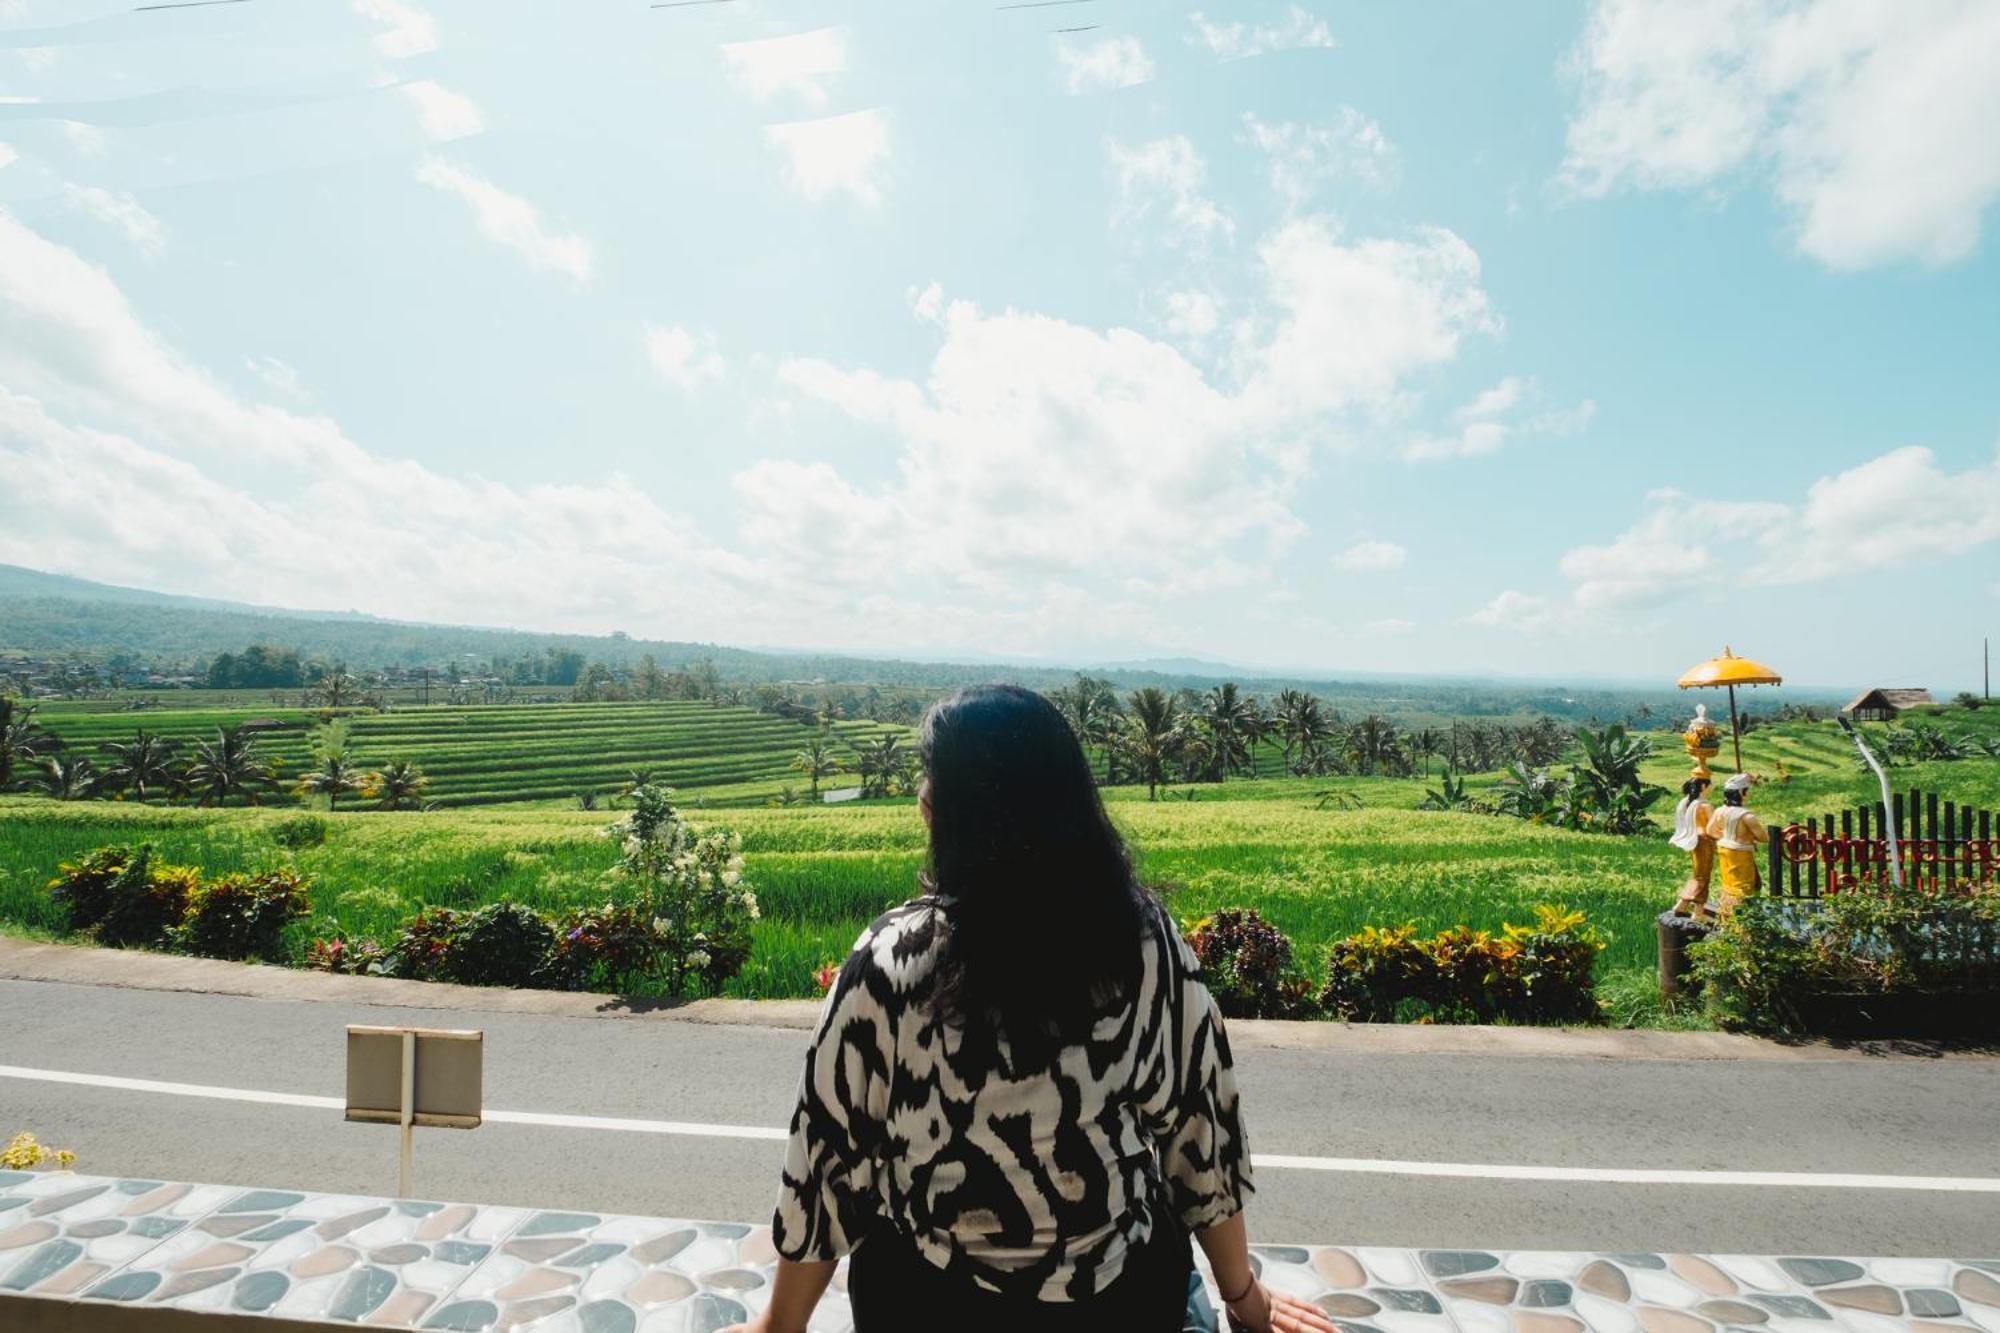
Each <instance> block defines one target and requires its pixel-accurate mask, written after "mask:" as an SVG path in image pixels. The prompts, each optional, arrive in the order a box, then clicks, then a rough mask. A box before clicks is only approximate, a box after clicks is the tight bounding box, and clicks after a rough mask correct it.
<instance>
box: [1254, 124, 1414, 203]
mask: <svg viewBox="0 0 2000 1333" xmlns="http://www.w3.org/2000/svg"><path fill="white" fill-rule="evenodd" d="M1243 124H1244V127H1245V129H1247V130H1248V131H1249V135H1250V141H1251V142H1252V143H1254V144H1256V145H1257V147H1258V148H1260V149H1261V150H1263V153H1264V156H1265V158H1266V159H1267V160H1268V162H1269V166H1270V177H1271V192H1272V193H1273V194H1275V195H1277V196H1278V199H1279V200H1280V201H1281V202H1282V203H1283V204H1284V205H1285V207H1286V208H1289V209H1294V210H1296V209H1299V208H1302V207H1304V206H1305V204H1306V203H1307V202H1308V201H1309V200H1310V199H1311V198H1312V196H1313V195H1314V193H1315V192H1317V191H1318V189H1319V188H1320V187H1321V186H1322V185H1326V184H1330V183H1335V182H1341V181H1351V182H1353V183H1354V184H1356V185H1361V186H1365V187H1367V188H1370V189H1380V188H1382V187H1384V186H1386V185H1388V184H1389V183H1390V182H1391V181H1393V180H1394V179H1395V175H1396V150H1395V148H1394V147H1393V146H1392V145H1391V144H1390V143H1389V140H1388V137H1387V136H1386V135H1384V134H1383V133H1382V127H1381V126H1380V125H1377V124H1376V123H1375V122H1374V121H1372V120H1370V119H1368V117H1366V116H1364V115H1362V114H1361V113H1360V112H1359V111H1357V110H1355V109H1354V108H1353V107H1351V106H1343V107H1341V108H1340V111H1339V113H1338V114H1337V115H1336V116H1335V117H1334V118H1333V119H1332V120H1330V121H1328V122H1327V123H1326V124H1324V125H1300V124H1297V123H1295V122H1292V121H1285V122H1283V123H1281V124H1269V123H1266V122H1265V121H1261V120H1259V119H1257V117H1256V116H1255V115H1254V114H1251V113H1246V114H1245V115H1244V117H1243Z"/></svg>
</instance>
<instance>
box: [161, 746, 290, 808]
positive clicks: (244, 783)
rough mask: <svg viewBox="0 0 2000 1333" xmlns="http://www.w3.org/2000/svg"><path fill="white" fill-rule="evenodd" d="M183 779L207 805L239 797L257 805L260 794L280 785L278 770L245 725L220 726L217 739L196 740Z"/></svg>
mask: <svg viewBox="0 0 2000 1333" xmlns="http://www.w3.org/2000/svg"><path fill="white" fill-rule="evenodd" d="M183 778H184V780H185V781H186V783H187V788H188V791H189V792H190V793H192V794H194V795H196V796H199V797H200V798H201V803H202V804H203V805H221V804H226V803H227V802H228V801H229V800H230V798H231V797H235V796H241V797H243V798H244V799H245V800H247V801H249V802H250V804H252V805H255V804H257V798H258V796H259V795H260V794H263V793H268V792H270V791H273V790H275V789H276V788H277V785H278V769H277V766H276V765H275V764H273V763H271V762H270V761H269V760H268V759H266V758H265V757H264V755H263V753H262V751H260V750H259V749H258V748H257V738H256V736H255V735H253V734H252V733H250V732H248V731H245V730H244V729H243V728H242V727H218V728H216V732H215V740H214V741H213V742H210V741H196V742H195V746H194V754H193V755H192V756H190V757H189V759H188V764H187V769H186V770H185V772H184V774H183Z"/></svg>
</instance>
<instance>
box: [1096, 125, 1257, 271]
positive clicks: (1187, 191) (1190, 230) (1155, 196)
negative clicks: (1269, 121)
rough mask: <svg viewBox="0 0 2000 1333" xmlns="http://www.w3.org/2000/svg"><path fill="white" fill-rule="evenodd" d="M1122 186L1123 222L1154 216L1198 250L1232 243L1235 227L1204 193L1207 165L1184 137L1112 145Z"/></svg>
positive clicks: (1113, 166)
mask: <svg viewBox="0 0 2000 1333" xmlns="http://www.w3.org/2000/svg"><path fill="white" fill-rule="evenodd" d="M1107 151H1108V152H1109V153H1110V156H1111V169H1112V173H1113V174H1114V175H1115V176H1116V177H1117V180H1118V212H1117V215H1116V220H1117V221H1119V222H1126V223H1130V222H1138V221H1141V220H1144V219H1146V218H1148V217H1151V216H1152V215H1153V214H1154V212H1155V210H1156V209H1157V210H1158V211H1160V212H1163V213H1164V214H1165V216H1166V219H1167V222H1168V225H1169V228H1170V229H1171V234H1172V235H1173V236H1174V237H1175V238H1176V239H1179V240H1184V241H1186V242H1188V243H1190V244H1193V245H1196V246H1202V245H1206V244H1207V243H1208V242H1209V241H1211V240H1217V239H1220V240H1225V241H1226V240H1228V239H1229V238H1230V237H1231V236H1232V235H1234V234H1235V230H1236V224H1235V222H1234V221H1232V220H1231V218H1230V216H1229V214H1228V213H1226V212H1224V211H1223V209H1222V208H1221V207H1220V206H1219V205H1217V204H1216V202H1215V201H1214V200H1213V199H1210V198H1209V197H1208V196H1207V195H1205V194H1203V193H1202V184H1203V182H1204V180H1205V179H1206V177H1207V175H1208V164H1207V163H1205V162H1203V161H1202V158H1201V154H1200V153H1198V152H1196V151H1195V147H1194V145H1193V144H1192V143H1190V142H1189V141H1188V140H1187V139H1186V138H1185V137H1183V136H1181V135H1174V136H1173V137H1171V138H1166V139H1155V140H1153V141H1152V142H1150V143H1144V144H1140V145H1139V146H1138V147H1136V148H1126V147H1123V146H1122V145H1119V144H1115V143H1114V144H1109V145H1107Z"/></svg>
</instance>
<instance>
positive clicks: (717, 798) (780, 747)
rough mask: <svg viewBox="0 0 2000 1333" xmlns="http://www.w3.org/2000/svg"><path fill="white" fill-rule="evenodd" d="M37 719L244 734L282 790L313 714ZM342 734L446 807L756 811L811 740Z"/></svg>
mask: <svg viewBox="0 0 2000 1333" xmlns="http://www.w3.org/2000/svg"><path fill="white" fill-rule="evenodd" d="M36 720H37V721H39V722H41V723H42V724H43V725H44V726H46V727H48V729H49V730H51V731H53V732H55V733H56V734H57V735H58V736H60V737H62V739H63V740H64V741H65V742H67V743H68V744H69V745H71V746H73V747H77V748H80V749H83V750H85V751H86V752H88V751H92V750H97V749H100V748H101V747H102V746H104V745H106V744H110V743H112V742H118V741H125V740H129V739H130V738H131V736H132V733H133V732H135V731H137V730H139V729H140V728H142V727H143V728H144V729H146V730H147V731H150V732H153V733H155V734H157V735H160V736H165V737H169V738H171V739H174V740H177V741H179V742H181V743H182V745H183V747H184V748H185V746H186V745H187V743H188V742H190V741H193V740H196V739H207V738H212V737H213V736H214V735H215V732H216V729H217V728H219V727H230V726H237V725H239V724H243V723H249V724H251V725H252V726H253V727H255V728H256V729H257V734H258V736H259V744H260V746H261V748H262V749H263V750H265V751H266V753H267V754H268V756H269V757H270V758H271V759H273V760H275V761H276V762H277V764H278V766H279V770H280V774H281V777H283V778H288V779H292V780H296V778H297V776H298V774H299V773H300V771H301V770H302V769H304V768H305V767H306V766H307V765H308V764H310V762H311V758H312V743H313V733H314V731H315V730H316V729H317V728H318V726H319V721H318V714H317V713H316V712H309V711H307V710H303V709H296V708H292V709H285V708H264V709H258V708H230V709H176V710H161V711H158V712H146V713H113V712H102V711H95V710H89V711H86V710H83V709H70V708H66V707H64V706H62V705H53V706H46V707H43V708H42V709H41V710H40V711H39V712H38V713H37V715H36ZM345 725H346V729H347V754H348V758H349V759H350V760H351V761H352V762H354V763H356V764H358V765H360V766H361V767H363V768H372V767H376V766H378V765H381V764H384V763H388V762H390V761H393V760H399V759H407V760H409V761H411V762H412V763H415V764H416V765H417V766H418V767H419V768H421V769H423V771H424V773H425V775H426V776H427V777H429V778H430V786H429V787H428V788H427V789H426V791H425V796H426V798H427V799H430V800H434V801H436V802H437V803H438V804H439V805H441V806H446V807H454V806H467V805H493V804H498V803H503V802H514V801H549V800H559V799H560V800H567V799H569V798H571V797H573V796H575V795H576V794H577V793H579V792H586V791H589V792H596V793H600V794H603V793H608V792H610V791H613V790H615V789H617V788H618V787H619V786H621V785H623V784H624V783H625V782H626V780H627V778H628V776H629V775H630V774H631V772H632V771H633V770H634V769H649V770H651V771H652V772H653V774H654V775H655V777H656V778H657V779H658V780H659V781H662V782H665V783H667V784H668V785H669V786H672V787H674V788H676V789H678V790H680V791H682V792H683V793H685V795H686V798H687V800H688V801H689V803H690V804H694V803H699V804H704V805H708V804H718V803H719V804H729V803H757V802H762V801H763V800H765V799H766V798H767V797H770V796H772V795H774V794H775V793H777V792H778V791H779V790H780V789H781V788H784V787H787V786H790V787H796V788H798V789H800V790H801V791H803V790H804V788H805V786H806V783H805V781H804V779H803V778H801V777H800V776H799V775H798V774H797V773H794V772H792V771H791V769H790V764H791V762H792V758H793V756H795V755H796V754H797V753H798V752H799V748H800V747H801V746H802V745H804V744H805V742H806V741H807V740H808V739H809V738H810V737H811V736H812V729H811V728H810V727H809V726H807V725H805V724H804V723H800V722H794V721H791V720H789V719H786V718H781V717H776V716H773V715H771V714H768V713H760V712H758V711H756V710H755V709H751V708H743V707H739V706H735V705H715V704H710V703H706V702H699V701H674V702H659V703H590V704H570V703H559V704H492V705H469V706H445V705H432V706H430V707H427V708H408V709H400V710H397V711H393V712H387V713H357V714H355V715H353V716H351V717H348V718H347V719H346V723H345ZM886 729H888V728H885V727H884V726H883V725H881V724H878V723H873V722H841V723H837V724H836V727H835V730H836V735H837V737H838V739H839V741H840V742H841V743H843V744H844V745H845V746H847V747H848V748H849V749H850V750H851V748H852V747H853V746H855V745H857V744H863V743H866V742H867V741H868V740H870V739H872V738H874V737H875V736H876V735H877V734H879V733H880V732H882V731H883V730H886ZM896 730H901V729H900V728H897V729H896ZM849 758H850V767H851V756H849ZM847 781H848V782H850V783H851V781H852V779H848V780H847ZM831 785H835V786H838V785H842V784H841V782H840V781H836V782H834V783H833V784H831ZM287 789H288V790H289V783H288V784H287ZM283 799H288V800H289V799H295V798H292V797H289V796H287V797H285V798H283Z"/></svg>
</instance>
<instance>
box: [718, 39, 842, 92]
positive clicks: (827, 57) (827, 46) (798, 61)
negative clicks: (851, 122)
mask: <svg viewBox="0 0 2000 1333" xmlns="http://www.w3.org/2000/svg"><path fill="white" fill-rule="evenodd" d="M722 61H723V64H725V65H726V66H728V68H729V72H730V74H731V75H732V76H733V77H734V78H735V79H736V81H737V82H738V83H740V84H742V85H743V87H744V88H745V89H746V90H747V91H748V92H749V93H750V95H751V96H752V97H754V98H756V99H757V100H758V101H760V102H768V101H770V100H771V99H772V98H774V97H778V96H781V95H790V96H794V97H797V98H798V99H799V100H800V101H802V102H804V103H805V104H806V105H807V106H810V107H813V108H819V107H823V106H825V105H826V84H827V82H828V80H829V79H830V78H831V76H833V75H835V74H839V73H840V72H842V71H843V70H845V69H846V68H847V31H846V30H845V29H844V28H817V29H814V30H813V31H811V32H799V33H792V34H791V35H789V36H785V37H766V38H761V39H759V40H757V41H750V42H730V43H727V44H726V45H724V46H723V48H722Z"/></svg>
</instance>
